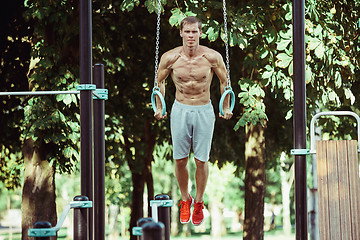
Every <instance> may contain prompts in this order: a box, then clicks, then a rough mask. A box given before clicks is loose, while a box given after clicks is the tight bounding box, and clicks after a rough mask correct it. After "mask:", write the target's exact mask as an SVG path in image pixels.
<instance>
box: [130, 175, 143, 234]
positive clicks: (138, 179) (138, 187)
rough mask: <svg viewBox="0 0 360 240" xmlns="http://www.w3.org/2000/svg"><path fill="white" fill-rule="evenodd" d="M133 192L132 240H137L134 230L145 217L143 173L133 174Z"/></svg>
mask: <svg viewBox="0 0 360 240" xmlns="http://www.w3.org/2000/svg"><path fill="white" fill-rule="evenodd" d="M131 178H132V182H133V191H132V202H131V214H130V229H129V230H130V240H136V239H137V236H133V235H132V229H133V227H135V226H136V225H137V220H139V219H140V218H142V217H143V215H144V212H143V203H144V202H143V194H144V182H145V180H144V175H143V174H142V173H139V174H138V173H132V177H131Z"/></svg>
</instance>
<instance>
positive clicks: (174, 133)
mask: <svg viewBox="0 0 360 240" xmlns="http://www.w3.org/2000/svg"><path fill="white" fill-rule="evenodd" d="M214 125H215V113H214V108H213V106H212V104H211V102H209V103H208V104H206V105H200V106H192V105H185V104H182V103H179V102H178V101H176V100H175V101H174V104H173V106H172V109H171V116H170V129H171V138H172V145H173V158H174V159H182V158H185V157H188V156H189V154H190V148H191V144H192V146H193V151H194V157H195V158H196V159H198V160H200V161H203V162H206V161H208V160H209V157H210V149H211V142H212V137H213V132H214Z"/></svg>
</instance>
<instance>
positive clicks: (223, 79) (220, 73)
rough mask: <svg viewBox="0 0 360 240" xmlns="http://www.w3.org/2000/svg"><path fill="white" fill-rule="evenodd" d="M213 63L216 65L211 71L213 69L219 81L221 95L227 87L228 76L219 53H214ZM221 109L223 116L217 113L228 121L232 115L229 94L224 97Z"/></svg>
mask: <svg viewBox="0 0 360 240" xmlns="http://www.w3.org/2000/svg"><path fill="white" fill-rule="evenodd" d="M215 62H216V63H215V64H214V67H213V69H214V72H215V74H216V76H217V77H218V78H219V80H220V93H221V95H222V94H223V93H224V91H225V90H224V89H225V87H226V86H227V82H228V76H227V70H226V67H225V63H224V61H223V58H222V56H221V54H220V53H217V52H216V61H215ZM223 108H224V115H221V114H220V113H219V116H220V117H221V118H224V119H230V118H231V117H232V115H233V113H232V112H231V111H230V95H229V94H228V95H227V96H226V97H225V100H224V106H223Z"/></svg>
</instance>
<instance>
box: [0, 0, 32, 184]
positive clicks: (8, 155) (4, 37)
mask: <svg viewBox="0 0 360 240" xmlns="http://www.w3.org/2000/svg"><path fill="white" fill-rule="evenodd" d="M3 4H4V5H3V6H2V7H1V9H0V15H1V21H0V28H1V35H0V42H1V44H0V79H1V80H0V91H18V90H20V89H24V90H26V89H27V87H28V82H27V76H26V74H27V73H28V70H29V64H30V49H31V44H30V41H29V35H31V34H32V31H33V27H32V25H31V24H30V23H28V22H26V21H25V19H24V17H23V13H24V11H25V8H24V6H23V3H22V2H21V1H8V2H4V3H3ZM23 117H24V101H23V99H19V98H14V97H10V96H1V97H0V125H1V126H2V128H1V130H0V182H4V183H5V186H6V187H7V188H16V187H19V186H20V185H21V183H20V172H21V162H22V160H21V157H22V156H21V154H20V152H21V147H22V146H21V143H20V135H21V132H20V131H19V128H20V126H21V124H22V121H23Z"/></svg>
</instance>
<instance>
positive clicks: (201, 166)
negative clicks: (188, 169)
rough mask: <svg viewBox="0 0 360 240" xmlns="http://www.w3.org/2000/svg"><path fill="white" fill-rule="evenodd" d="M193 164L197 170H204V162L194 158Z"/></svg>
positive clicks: (205, 163)
mask: <svg viewBox="0 0 360 240" xmlns="http://www.w3.org/2000/svg"><path fill="white" fill-rule="evenodd" d="M195 164H196V167H197V168H204V167H206V166H207V161H206V162H204V161H200V160H199V159H196V158H195Z"/></svg>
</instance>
